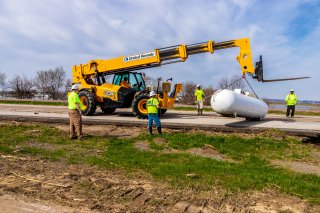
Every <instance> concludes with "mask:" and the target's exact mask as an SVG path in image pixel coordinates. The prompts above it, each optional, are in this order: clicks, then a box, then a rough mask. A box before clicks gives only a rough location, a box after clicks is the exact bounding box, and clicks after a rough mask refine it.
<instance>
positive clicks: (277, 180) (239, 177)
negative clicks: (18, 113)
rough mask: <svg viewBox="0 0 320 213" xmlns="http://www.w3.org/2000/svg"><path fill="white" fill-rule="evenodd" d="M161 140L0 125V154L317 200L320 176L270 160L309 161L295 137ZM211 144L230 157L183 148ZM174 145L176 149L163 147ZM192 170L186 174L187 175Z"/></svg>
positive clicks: (177, 136) (183, 184)
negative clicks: (141, 144) (145, 146)
mask: <svg viewBox="0 0 320 213" xmlns="http://www.w3.org/2000/svg"><path fill="white" fill-rule="evenodd" d="M161 140H162V141H164V142H162V143H157V138H156V137H152V136H149V135H145V134H142V135H139V136H138V137H137V138H133V139H121V138H113V137H98V136H97V137H96V136H88V138H87V139H86V140H84V141H79V142H76V143H75V141H72V140H69V139H68V138H67V137H66V133H64V132H61V131H59V130H57V129H55V128H54V127H46V126H39V125H1V126H0V153H6V154H15V155H32V156H38V157H41V158H44V159H49V160H52V161H63V162H67V163H70V164H87V165H94V166H98V167H101V168H106V169H121V170H122V171H125V172H127V173H129V174H131V173H135V172H144V173H148V174H150V175H152V176H153V177H154V178H155V179H157V180H161V181H167V182H168V183H170V184H172V185H173V186H175V187H177V188H180V189H193V190H195V191H196V192H198V193H201V191H203V190H210V189H211V188H212V187H215V186H217V187H222V188H223V189H225V190H226V191H228V192H231V193H232V192H238V191H246V190H262V189H264V188H267V187H272V186H275V187H277V188H279V189H280V190H282V191H283V192H286V193H289V194H295V195H299V196H300V197H301V198H303V199H307V200H309V201H311V202H313V203H317V204H320V184H319V183H320V177H319V176H316V175H311V174H299V173H295V172H293V171H290V170H287V169H281V168H276V167H274V166H272V165H271V164H270V163H269V160H270V159H282V160H297V159H298V160H302V161H303V160H309V159H310V158H311V154H310V153H311V152H312V151H318V152H320V149H319V148H318V147H311V146H309V145H307V144H301V143H300V142H299V141H297V140H296V139H294V138H285V139H283V140H275V139H272V138H270V137H262V136H261V137H253V138H241V137H239V136H236V135H230V136H225V135H221V136H219V135H214V136H209V135H205V134H187V133H172V134H171V133H170V134H169V133H168V134H164V135H163V136H161ZM137 141H146V142H147V143H150V147H151V149H150V150H148V151H141V150H138V149H136V148H135V146H134V143H135V142H137ZM205 145H206V146H207V145H210V146H212V147H214V149H216V150H217V151H219V152H220V153H221V154H224V155H225V156H226V157H227V158H228V159H232V161H217V160H214V159H210V158H205V157H200V156H195V155H192V154H189V153H188V152H186V150H188V149H190V148H195V147H199V148H200V147H204V146H205ZM170 149H176V150H179V152H174V153H173V152H172V153H170V152H163V150H170ZM189 173H194V174H196V177H193V178H190V177H187V175H186V174H189Z"/></svg>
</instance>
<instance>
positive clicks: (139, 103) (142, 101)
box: [132, 94, 149, 118]
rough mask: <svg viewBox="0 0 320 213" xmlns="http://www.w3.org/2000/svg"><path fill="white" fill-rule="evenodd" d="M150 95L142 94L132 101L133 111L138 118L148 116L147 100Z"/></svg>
mask: <svg viewBox="0 0 320 213" xmlns="http://www.w3.org/2000/svg"><path fill="white" fill-rule="evenodd" d="M148 99H149V96H148V95H146V94H142V95H139V96H137V97H136V99H135V100H134V101H133V102H132V112H133V114H134V116H137V117H138V118H147V117H148V110H147V101H148Z"/></svg>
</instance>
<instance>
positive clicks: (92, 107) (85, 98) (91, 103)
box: [79, 90, 97, 115]
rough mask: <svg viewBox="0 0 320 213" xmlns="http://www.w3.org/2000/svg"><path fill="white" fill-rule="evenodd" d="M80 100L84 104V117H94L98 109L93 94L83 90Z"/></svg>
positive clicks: (80, 93) (82, 110)
mask: <svg viewBox="0 0 320 213" xmlns="http://www.w3.org/2000/svg"><path fill="white" fill-rule="evenodd" d="M79 98H80V101H81V103H82V109H81V112H82V114H83V115H93V113H94V112H95V111H96V109H97V105H96V99H95V96H94V94H93V93H92V92H89V91H88V90H82V91H80V92H79Z"/></svg>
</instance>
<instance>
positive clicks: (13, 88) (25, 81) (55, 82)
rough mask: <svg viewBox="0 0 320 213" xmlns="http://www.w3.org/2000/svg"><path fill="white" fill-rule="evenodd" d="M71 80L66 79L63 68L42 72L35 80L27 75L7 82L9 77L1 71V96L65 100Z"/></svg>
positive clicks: (16, 76)
mask: <svg viewBox="0 0 320 213" xmlns="http://www.w3.org/2000/svg"><path fill="white" fill-rule="evenodd" d="M70 87H71V80H70V79H67V78H66V72H65V71H64V70H63V68H62V67H56V68H54V69H48V70H41V71H38V72H37V73H36V76H35V77H34V78H32V77H28V76H26V75H15V76H14V77H12V78H11V79H9V80H7V75H6V74H5V73H2V72H1V71H0V89H1V96H2V97H5V96H11V97H15V98H18V99H31V98H35V97H36V96H37V97H38V98H41V99H51V100H58V99H65V97H66V94H67V92H68V91H69V88H70Z"/></svg>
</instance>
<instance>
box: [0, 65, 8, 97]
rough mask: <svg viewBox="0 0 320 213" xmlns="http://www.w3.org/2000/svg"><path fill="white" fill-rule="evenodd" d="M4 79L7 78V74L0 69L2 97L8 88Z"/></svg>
mask: <svg viewBox="0 0 320 213" xmlns="http://www.w3.org/2000/svg"><path fill="white" fill-rule="evenodd" d="M6 80H7V75H6V74H5V73H2V72H1V71H0V89H1V91H0V92H1V96H2V97H4V94H5V92H6V90H7V88H8V84H7V82H6Z"/></svg>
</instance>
